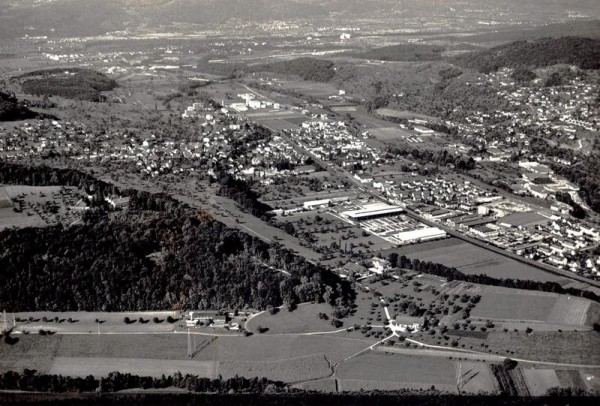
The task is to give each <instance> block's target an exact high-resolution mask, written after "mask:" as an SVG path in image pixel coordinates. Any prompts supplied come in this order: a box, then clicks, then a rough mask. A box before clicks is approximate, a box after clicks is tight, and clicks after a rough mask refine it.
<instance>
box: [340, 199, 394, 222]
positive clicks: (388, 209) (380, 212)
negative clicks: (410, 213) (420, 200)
mask: <svg viewBox="0 0 600 406" xmlns="http://www.w3.org/2000/svg"><path fill="white" fill-rule="evenodd" d="M402 213H404V207H401V206H392V205H389V204H385V203H376V204H370V205H366V206H363V208H362V209H358V210H350V211H345V212H343V213H342V216H344V217H346V218H347V219H350V220H353V221H365V220H373V219H378V218H383V217H390V216H395V215H398V214H402Z"/></svg>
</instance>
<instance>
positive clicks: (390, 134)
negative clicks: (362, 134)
mask: <svg viewBox="0 0 600 406" xmlns="http://www.w3.org/2000/svg"><path fill="white" fill-rule="evenodd" d="M369 132H370V133H371V134H372V135H373V136H374V137H375V138H376V139H377V140H379V141H383V142H385V141H404V142H408V143H412V144H422V143H423V142H424V140H423V136H422V135H419V134H417V133H414V132H412V131H407V130H403V129H402V128H400V127H383V128H373V129H371V130H370V131H369Z"/></svg>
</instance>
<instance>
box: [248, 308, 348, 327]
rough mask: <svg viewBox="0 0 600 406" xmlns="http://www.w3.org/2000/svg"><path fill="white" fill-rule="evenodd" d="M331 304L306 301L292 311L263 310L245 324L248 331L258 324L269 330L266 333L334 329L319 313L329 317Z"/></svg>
mask: <svg viewBox="0 0 600 406" xmlns="http://www.w3.org/2000/svg"><path fill="white" fill-rule="evenodd" d="M331 310H332V308H331V306H329V305H328V304H325V303H314V304H313V303H307V304H301V305H299V306H298V308H297V309H295V310H294V311H293V312H289V311H287V310H286V309H281V310H280V311H279V312H277V313H276V314H274V315H272V314H270V313H269V312H264V313H262V314H260V315H258V316H256V317H254V318H253V319H252V320H250V321H249V322H248V323H247V324H246V328H247V329H248V330H250V331H254V332H255V331H256V330H257V329H258V326H259V325H260V326H262V327H266V328H268V329H269V331H268V332H267V333H266V334H289V333H308V332H320V331H335V330H339V329H336V328H335V327H334V326H332V325H331V321H330V320H322V319H320V318H319V313H325V314H326V315H328V317H329V318H331Z"/></svg>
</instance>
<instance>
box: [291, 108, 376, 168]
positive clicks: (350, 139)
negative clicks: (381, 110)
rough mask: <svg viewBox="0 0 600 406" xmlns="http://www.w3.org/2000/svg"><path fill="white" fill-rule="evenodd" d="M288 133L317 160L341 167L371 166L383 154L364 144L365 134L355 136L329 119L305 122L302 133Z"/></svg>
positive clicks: (298, 131)
mask: <svg viewBox="0 0 600 406" xmlns="http://www.w3.org/2000/svg"><path fill="white" fill-rule="evenodd" d="M287 132H288V133H289V135H290V136H291V137H292V138H294V140H295V141H296V142H297V143H298V144H299V145H301V146H302V147H303V148H305V149H307V150H308V151H310V152H311V153H312V154H313V155H314V156H316V157H317V158H319V159H322V160H323V161H331V162H334V163H336V164H338V165H340V166H341V167H350V168H351V167H355V166H370V165H374V164H376V163H377V162H378V161H380V160H381V159H382V154H381V152H380V151H378V150H376V149H374V148H372V147H371V146H370V145H368V144H367V143H366V142H365V141H366V139H367V138H368V134H367V133H366V132H363V133H360V134H353V133H352V132H351V131H350V129H349V128H348V127H347V126H346V123H345V122H343V121H333V120H328V118H327V116H326V115H320V116H319V117H318V118H316V119H313V120H308V121H305V122H304V123H302V127H301V128H300V129H295V130H287Z"/></svg>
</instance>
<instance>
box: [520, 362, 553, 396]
mask: <svg viewBox="0 0 600 406" xmlns="http://www.w3.org/2000/svg"><path fill="white" fill-rule="evenodd" d="M521 372H522V374H523V377H524V378H525V383H526V384H527V388H528V389H529V394H530V395H531V396H542V395H545V394H546V392H548V389H550V388H555V387H560V382H559V380H558V376H557V375H556V371H554V370H553V369H532V368H526V369H522V370H521Z"/></svg>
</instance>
